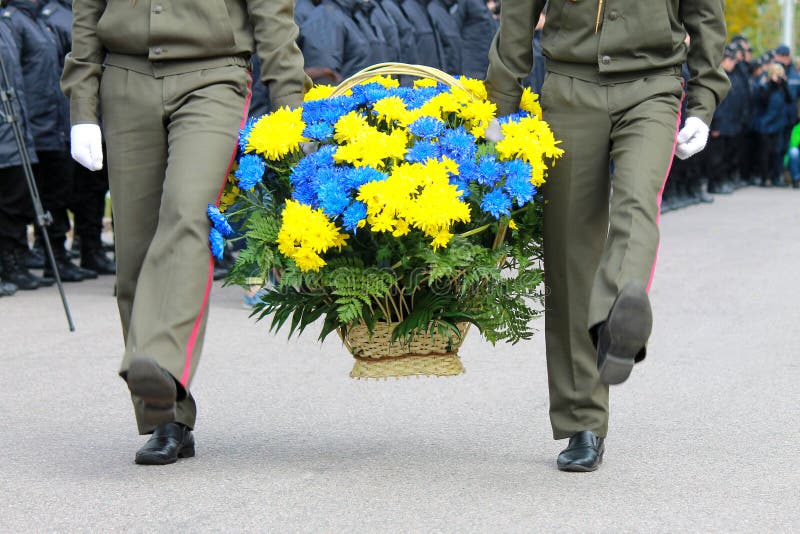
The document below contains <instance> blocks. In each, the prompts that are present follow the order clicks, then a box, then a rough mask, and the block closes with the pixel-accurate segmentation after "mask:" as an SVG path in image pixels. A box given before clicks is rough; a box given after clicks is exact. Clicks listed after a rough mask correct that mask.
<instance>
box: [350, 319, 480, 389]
mask: <svg viewBox="0 0 800 534" xmlns="http://www.w3.org/2000/svg"><path fill="white" fill-rule="evenodd" d="M395 325H396V323H379V324H378V325H377V326H376V327H375V329H374V331H373V332H372V335H370V333H369V330H368V329H367V327H366V325H364V324H359V325H356V326H354V327H352V328H350V329H348V330H347V331H341V330H340V331H339V335H340V336H341V338H342V341H343V342H344V344H345V346H346V347H347V349H348V350H349V351H350V354H352V355H353V358H355V363H354V365H353V370H352V371H350V377H351V378H358V379H361V378H389V377H398V378H399V377H404V376H406V377H411V376H455V375H459V374H461V373H463V372H464V366H463V365H462V364H461V359H460V358H459V357H458V349H459V347H460V345H461V341H462V340H463V339H464V336H465V335H466V334H467V330H468V328H469V324H468V323H459V324H458V329H459V331H460V332H461V339H453V340H450V339H448V338H446V337H442V336H435V337H434V336H430V335H428V334H420V335H417V336H415V337H414V339H413V340H412V341H411V343H410V344H401V343H391V338H392V329H393V328H394V326H395Z"/></svg>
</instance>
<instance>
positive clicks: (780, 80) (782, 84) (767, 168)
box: [754, 62, 792, 187]
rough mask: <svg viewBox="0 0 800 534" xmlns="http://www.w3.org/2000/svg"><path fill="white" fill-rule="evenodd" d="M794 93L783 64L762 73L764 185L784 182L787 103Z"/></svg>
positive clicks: (758, 123) (759, 104) (759, 112)
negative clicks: (783, 139) (784, 133)
mask: <svg viewBox="0 0 800 534" xmlns="http://www.w3.org/2000/svg"><path fill="white" fill-rule="evenodd" d="M791 101H792V95H791V94H790V92H789V88H788V86H787V83H786V72H785V71H784V69H783V66H782V65H781V64H779V63H777V62H776V63H772V64H771V65H769V67H768V68H767V70H766V73H764V74H762V77H761V79H760V80H759V81H758V85H757V87H756V113H755V121H754V129H755V131H756V132H757V133H758V140H759V143H758V144H759V150H758V156H757V157H758V167H759V170H760V172H761V180H762V182H761V185H762V186H765V187H767V186H770V185H774V186H780V185H782V184H783V176H782V169H783V154H784V153H783V152H782V147H783V141H782V135H783V132H784V129H785V128H786V123H787V115H786V108H787V104H788V103H789V102H791Z"/></svg>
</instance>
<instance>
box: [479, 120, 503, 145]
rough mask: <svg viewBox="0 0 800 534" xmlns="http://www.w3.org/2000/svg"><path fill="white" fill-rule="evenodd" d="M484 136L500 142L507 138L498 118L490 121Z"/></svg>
mask: <svg viewBox="0 0 800 534" xmlns="http://www.w3.org/2000/svg"><path fill="white" fill-rule="evenodd" d="M483 136H484V137H485V138H486V140H487V141H491V142H492V143H499V142H500V141H502V140H503V139H504V138H505V135H503V130H502V128H501V126H500V122H498V120H497V119H492V120H491V122H489V125H488V126H487V127H486V131H485V132H484V133H483Z"/></svg>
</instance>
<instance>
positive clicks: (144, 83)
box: [100, 62, 251, 434]
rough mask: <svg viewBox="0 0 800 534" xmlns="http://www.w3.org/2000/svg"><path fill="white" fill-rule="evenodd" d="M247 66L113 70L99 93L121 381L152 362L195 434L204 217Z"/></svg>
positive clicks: (233, 129) (243, 109) (229, 147)
mask: <svg viewBox="0 0 800 534" xmlns="http://www.w3.org/2000/svg"><path fill="white" fill-rule="evenodd" d="M142 63H144V64H145V66H146V65H147V62H142ZM244 64H245V63H244V62H242V64H241V65H236V64H230V65H227V66H219V65H218V64H217V65H216V66H215V68H207V69H204V68H203V67H202V62H195V63H194V64H193V65H194V66H195V67H196V68H194V69H191V71H190V72H182V73H180V74H173V75H161V74H159V73H157V72H156V71H152V72H149V73H148V72H147V70H148V69H146V68H137V69H136V70H133V69H128V68H120V67H114V66H107V67H106V68H105V70H104V72H103V77H102V82H101V86H100V101H101V109H102V117H103V131H104V135H105V138H106V144H107V148H108V171H109V183H110V188H111V199H112V206H113V210H114V232H115V245H116V261H117V303H118V307H119V314H120V319H121V322H122V334H123V338H124V342H125V355H124V357H123V360H122V365H121V368H120V375H122V376H123V377H124V376H125V374H126V372H127V369H128V365H129V363H130V360H131V359H132V358H133V357H135V356H137V355H142V356H149V357H151V358H153V359H155V360H156V361H157V362H158V363H159V364H160V365H161V366H162V367H163V368H164V369H166V370H167V371H169V372H170V373H171V374H172V376H173V377H174V378H175V380H176V381H178V382H179V383H180V384H181V385H182V386H184V390H185V392H186V395H185V396H184V395H180V396H179V399H178V403H177V410H176V412H177V419H176V420H177V421H178V422H180V423H183V424H185V425H187V426H189V427H190V428H193V427H194V423H195V417H196V406H195V402H194V399H193V398H192V396H191V394H190V393H189V384H190V383H191V381H192V377H193V375H194V373H195V371H196V369H197V363H198V359H199V357H200V353H201V349H202V346H203V337H204V334H205V325H206V319H207V316H208V299H209V293H210V290H211V285H212V274H213V260H212V258H211V256H210V253H209V247H208V232H209V228H210V226H209V221H208V219H207V217H206V209H207V206H208V204H209V203H212V204H213V203H215V202H217V200H218V198H219V195H220V192H221V187H222V185H223V184H224V181H225V178H226V176H227V174H228V172H229V169H230V165H231V162H232V161H233V155H234V152H233V151H234V150H235V146H236V139H237V134H238V130H239V129H240V128H241V126H242V123H243V118H244V117H245V116H246V114H247V106H248V102H249V94H250V80H251V78H250V73H249V71H248V70H247V68H246V67H245V66H244ZM184 70H185V69H184ZM133 404H134V409H135V411H136V415H137V422H138V423H139V432H140V433H141V434H147V433H151V432H152V431H153V427H148V426H147V425H144V424H143V423H142V421H141V417H140V415H141V408H142V402H141V400H140V399H137V398H135V397H134V398H133Z"/></svg>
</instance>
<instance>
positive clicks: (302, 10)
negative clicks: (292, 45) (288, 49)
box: [294, 0, 317, 45]
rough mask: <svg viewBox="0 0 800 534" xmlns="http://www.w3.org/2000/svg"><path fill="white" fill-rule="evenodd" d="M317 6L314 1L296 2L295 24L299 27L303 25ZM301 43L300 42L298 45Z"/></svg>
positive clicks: (296, 0) (299, 0) (302, 0)
mask: <svg viewBox="0 0 800 534" xmlns="http://www.w3.org/2000/svg"><path fill="white" fill-rule="evenodd" d="M316 7H317V6H316V4H314V2H313V1H312V0H295V3H294V22H295V24H297V25H298V26H300V25H301V24H303V22H305V20H306V19H307V18H308V16H309V15H310V14H311V12H312V11H314V8H316ZM302 37H303V36H302V35H300V39H302ZM299 44H300V42H298V45H299Z"/></svg>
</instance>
